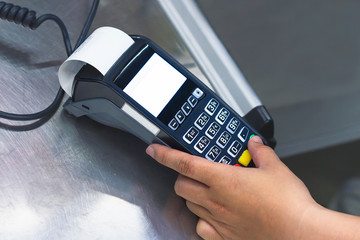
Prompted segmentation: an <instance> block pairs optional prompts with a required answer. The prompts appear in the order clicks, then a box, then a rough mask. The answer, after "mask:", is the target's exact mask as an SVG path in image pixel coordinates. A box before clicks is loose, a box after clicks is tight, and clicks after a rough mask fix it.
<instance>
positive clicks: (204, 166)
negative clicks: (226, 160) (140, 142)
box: [146, 144, 221, 186]
mask: <svg viewBox="0 0 360 240" xmlns="http://www.w3.org/2000/svg"><path fill="white" fill-rule="evenodd" d="M146 153H147V154H148V155H150V156H151V157H152V158H154V159H155V160H156V161H158V162H159V163H161V164H162V165H165V166H167V167H169V168H171V169H173V170H175V171H177V172H178V173H180V174H182V175H184V176H187V177H189V178H192V179H195V180H197V181H199V182H202V183H204V184H206V185H208V186H210V185H211V183H213V182H214V181H217V178H218V176H219V173H218V172H217V170H216V168H219V167H221V164H216V163H214V162H211V161H209V160H206V159H205V158H201V157H196V156H194V155H191V154H188V153H185V152H181V151H178V150H175V149H171V148H169V147H166V146H163V145H160V144H151V145H150V146H149V147H148V148H147V149H146Z"/></svg>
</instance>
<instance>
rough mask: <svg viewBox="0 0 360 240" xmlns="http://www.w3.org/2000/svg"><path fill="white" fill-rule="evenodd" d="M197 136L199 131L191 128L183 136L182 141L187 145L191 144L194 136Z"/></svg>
mask: <svg viewBox="0 0 360 240" xmlns="http://www.w3.org/2000/svg"><path fill="white" fill-rule="evenodd" d="M198 134H199V130H197V129H196V128H194V127H191V128H190V129H189V130H188V131H187V132H186V133H185V135H184V136H183V139H184V141H185V142H187V143H188V144H191V143H192V142H193V141H194V139H195V138H196V136H197V135H198Z"/></svg>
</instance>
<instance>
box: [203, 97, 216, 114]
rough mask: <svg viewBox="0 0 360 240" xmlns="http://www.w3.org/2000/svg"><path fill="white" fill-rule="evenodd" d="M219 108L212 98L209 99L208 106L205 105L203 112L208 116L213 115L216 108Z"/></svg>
mask: <svg viewBox="0 0 360 240" xmlns="http://www.w3.org/2000/svg"><path fill="white" fill-rule="evenodd" d="M218 106H219V102H218V101H216V100H215V99H214V98H213V99H211V100H210V101H209V102H208V104H207V105H206V107H205V111H206V112H207V113H208V114H210V116H212V115H214V113H215V111H216V109H217V108H218Z"/></svg>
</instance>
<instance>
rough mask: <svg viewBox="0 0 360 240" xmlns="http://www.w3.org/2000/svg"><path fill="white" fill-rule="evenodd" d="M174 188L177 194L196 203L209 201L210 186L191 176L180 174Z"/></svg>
mask: <svg viewBox="0 0 360 240" xmlns="http://www.w3.org/2000/svg"><path fill="white" fill-rule="evenodd" d="M174 188H175V192H176V194H177V195H179V196H180V197H182V198H184V199H186V200H188V201H191V202H194V203H196V204H204V202H206V201H208V196H207V191H208V189H209V187H208V186H206V185H204V184H203V183H200V182H198V181H196V180H193V179H191V178H188V177H185V176H183V175H179V176H178V179H177V180H176V182H175V187H174Z"/></svg>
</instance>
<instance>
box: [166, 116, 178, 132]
mask: <svg viewBox="0 0 360 240" xmlns="http://www.w3.org/2000/svg"><path fill="white" fill-rule="evenodd" d="M168 126H169V128H171V129H172V130H176V129H177V128H178V127H179V123H178V122H177V121H176V120H175V119H174V118H173V119H172V120H171V121H170V122H169V124H168Z"/></svg>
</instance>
